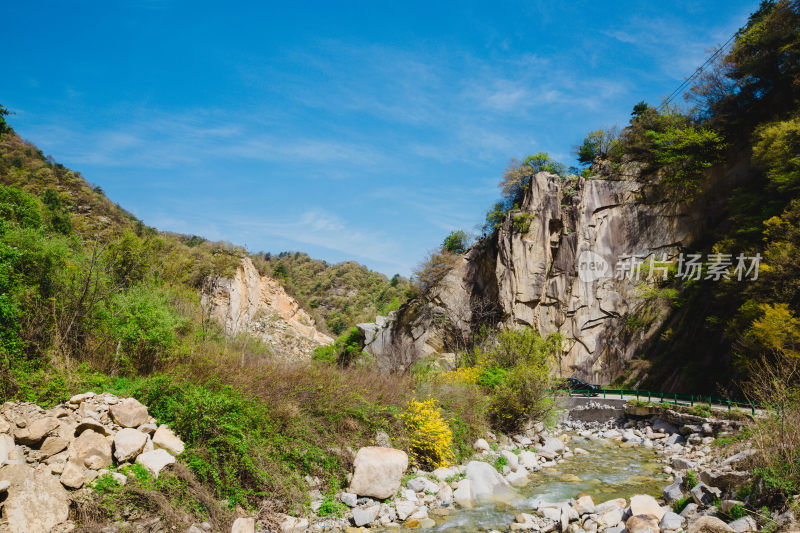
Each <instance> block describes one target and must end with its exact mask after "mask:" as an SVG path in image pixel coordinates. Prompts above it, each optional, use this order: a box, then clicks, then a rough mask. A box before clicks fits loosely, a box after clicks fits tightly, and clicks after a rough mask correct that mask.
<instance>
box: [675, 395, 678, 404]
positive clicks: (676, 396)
mask: <svg viewBox="0 0 800 533" xmlns="http://www.w3.org/2000/svg"><path fill="white" fill-rule="evenodd" d="M675 405H678V393H677V392H676V393H675Z"/></svg>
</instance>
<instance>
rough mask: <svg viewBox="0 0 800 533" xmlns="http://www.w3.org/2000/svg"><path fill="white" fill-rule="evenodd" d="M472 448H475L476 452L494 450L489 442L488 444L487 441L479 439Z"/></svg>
mask: <svg viewBox="0 0 800 533" xmlns="http://www.w3.org/2000/svg"><path fill="white" fill-rule="evenodd" d="M472 447H473V448H474V449H475V451H477V452H488V451H489V450H491V449H492V448H491V447H490V446H489V443H488V442H486V439H478V440H476V441H475V444H473V445H472Z"/></svg>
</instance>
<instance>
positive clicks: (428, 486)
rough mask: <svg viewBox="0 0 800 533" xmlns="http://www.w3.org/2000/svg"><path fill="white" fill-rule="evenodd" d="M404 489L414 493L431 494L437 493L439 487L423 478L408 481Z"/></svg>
mask: <svg viewBox="0 0 800 533" xmlns="http://www.w3.org/2000/svg"><path fill="white" fill-rule="evenodd" d="M406 487H408V488H409V489H411V490H413V491H414V492H430V493H431V494H436V493H437V492H439V485H438V484H437V483H434V482H433V481H431V480H430V479H428V478H424V477H415V478H413V479H409V480H408V482H407V483H406Z"/></svg>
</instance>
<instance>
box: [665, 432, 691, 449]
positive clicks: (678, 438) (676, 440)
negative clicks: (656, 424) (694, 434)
mask: <svg viewBox="0 0 800 533" xmlns="http://www.w3.org/2000/svg"><path fill="white" fill-rule="evenodd" d="M684 442H686V439H684V438H683V435H681V434H680V433H673V434H672V435H670V436H669V437H667V440H666V441H665V442H664V444H665V445H666V446H672V445H673V444H682V443H684Z"/></svg>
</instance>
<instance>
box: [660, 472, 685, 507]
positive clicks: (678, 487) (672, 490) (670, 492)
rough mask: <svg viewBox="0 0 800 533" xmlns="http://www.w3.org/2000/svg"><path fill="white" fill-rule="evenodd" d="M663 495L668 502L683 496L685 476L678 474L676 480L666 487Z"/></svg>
mask: <svg viewBox="0 0 800 533" xmlns="http://www.w3.org/2000/svg"><path fill="white" fill-rule="evenodd" d="M661 497H662V498H664V501H665V502H667V503H672V502H674V501H677V500H680V499H681V498H683V477H681V476H680V475H676V476H675V481H673V482H672V484H671V485H669V486H668V487H666V488H665V489H664V491H663V492H662V493H661Z"/></svg>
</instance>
